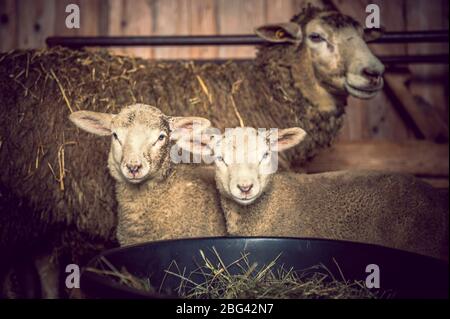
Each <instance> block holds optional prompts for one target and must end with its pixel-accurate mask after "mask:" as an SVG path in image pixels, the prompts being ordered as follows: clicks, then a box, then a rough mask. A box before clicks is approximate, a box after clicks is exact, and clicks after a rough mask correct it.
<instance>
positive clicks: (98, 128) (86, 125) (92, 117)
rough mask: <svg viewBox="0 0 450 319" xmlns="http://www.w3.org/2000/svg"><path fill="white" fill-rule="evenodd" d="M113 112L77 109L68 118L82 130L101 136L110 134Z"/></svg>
mask: <svg viewBox="0 0 450 319" xmlns="http://www.w3.org/2000/svg"><path fill="white" fill-rule="evenodd" d="M113 117H114V114H109V113H99V112H91V111H77V112H74V113H72V114H70V116H69V119H70V120H71V121H72V122H73V123H74V124H75V125H76V126H78V127H79V128H81V129H82V130H84V131H86V132H89V133H92V134H96V135H101V136H107V135H111V134H112V132H111V121H112V119H113Z"/></svg>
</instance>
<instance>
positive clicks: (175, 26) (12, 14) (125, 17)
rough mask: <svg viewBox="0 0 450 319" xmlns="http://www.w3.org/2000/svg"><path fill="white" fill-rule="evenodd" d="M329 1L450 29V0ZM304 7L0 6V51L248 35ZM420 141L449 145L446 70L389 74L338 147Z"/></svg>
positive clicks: (200, 52) (356, 103)
mask: <svg viewBox="0 0 450 319" xmlns="http://www.w3.org/2000/svg"><path fill="white" fill-rule="evenodd" d="M318 1H319V0H318ZM318 1H316V2H318ZM329 2H330V3H332V4H333V5H334V6H336V7H337V8H338V9H339V10H341V11H342V12H344V13H347V14H350V15H352V16H353V17H355V18H357V19H358V20H359V21H361V22H362V21H364V19H365V16H366V13H365V6H366V5H367V4H369V3H376V4H378V5H379V6H380V8H381V22H382V24H383V25H384V27H385V28H386V30H388V31H402V30H435V29H448V21H449V20H448V1H447V0H332V1H329ZM69 3H76V4H78V5H79V6H80V9H81V28H80V29H73V30H69V29H67V28H66V27H65V24H64V21H65V17H66V13H65V12H64V10H65V7H66V5H67V4H69ZM303 4H304V1H303V0H132V1H126V0H17V1H15V0H0V51H8V50H11V49H15V48H37V47H44V46H45V42H44V41H45V38H46V37H48V36H52V35H66V36H69V35H90V36H95V35H200V34H249V33H252V32H253V29H254V28H255V27H256V26H259V25H261V24H265V23H270V22H282V21H287V20H288V19H289V18H290V17H291V16H292V15H293V14H295V13H297V12H298V11H299V10H300V8H301V6H302V5H303ZM373 49H374V51H375V52H376V53H377V54H385V55H392V54H426V53H440V52H442V53H448V43H447V44H409V45H407V44H401V45H373ZM112 51H114V52H115V53H118V54H133V55H135V56H141V57H144V58H154V59H178V58H183V59H202V58H223V59H227V58H236V57H237V58H249V57H252V56H254V53H255V48H254V47H248V46H240V47H234V46H222V47H218V46H216V47H170V48H169V47H154V48H149V47H142V48H141V47H140V48H115V49H113V50H112ZM405 115H406V116H405ZM442 135H444V138H442ZM417 138H420V139H425V140H428V141H431V143H428V144H427V145H432V146H435V144H434V141H435V140H437V139H438V140H440V141H441V142H442V141H444V142H445V141H447V140H448V65H409V66H407V68H404V70H403V71H402V72H400V73H398V72H395V73H394V72H388V73H387V74H386V90H385V91H384V92H382V93H381V94H379V95H378V96H377V97H376V98H374V99H373V100H371V101H362V100H357V99H353V98H350V100H349V106H348V108H347V115H346V122H345V126H344V128H343V130H342V131H341V134H340V136H339V141H340V142H341V143H348V142H355V141H364V142H365V143H366V145H368V144H367V143H369V142H370V143H371V142H373V141H381V142H383V143H384V142H387V143H394V144H395V143H405V142H408V143H409V142H410V141H411V140H416V139H417ZM408 145H409V144H408ZM403 146H404V145H403ZM369 147H370V145H369ZM421 147H422V146H421ZM414 149H415V146H411V147H410V149H409V153H408V155H405V156H411V154H414ZM355 151H358V150H357V149H356V150H355ZM431 153H433V152H430V154H431ZM370 154H375V155H376V154H377V152H376V151H375V152H371V153H370ZM371 156H373V155H371ZM380 156H381V155H380ZM444 157H445V154H444ZM406 159H407V157H406V158H405V159H404V160H406ZM444 159H445V158H444ZM444 159H440V160H444ZM423 160H424V161H428V160H429V159H427V158H426V159H423ZM445 160H447V161H448V152H447V159H445ZM362 161H364V158H363V159H362ZM446 174H447V175H448V165H447V173H446Z"/></svg>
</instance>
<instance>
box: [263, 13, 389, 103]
mask: <svg viewBox="0 0 450 319" xmlns="http://www.w3.org/2000/svg"><path fill="white" fill-rule="evenodd" d="M256 34H257V35H259V36H260V37H262V38H264V39H266V40H268V41H269V42H272V43H280V44H281V45H284V46H289V48H290V50H287V51H286V52H290V54H292V53H293V54H294V55H293V57H294V59H295V58H299V59H300V58H301V59H302V61H303V62H306V64H307V63H310V64H311V65H312V70H311V73H313V76H315V78H316V79H317V81H319V83H320V84H321V85H322V86H323V87H324V88H325V89H326V90H327V91H328V92H329V93H331V94H333V95H346V94H350V95H352V96H355V97H358V98H362V99H368V98H372V97H373V96H375V95H376V93H377V92H378V91H380V90H381V89H382V88H383V78H382V75H383V72H384V66H383V64H382V63H381V62H380V60H378V59H377V58H376V57H375V56H374V55H373V54H372V52H371V51H370V49H369V47H368V46H367V44H366V41H371V40H374V39H376V38H377V37H379V36H380V35H381V31H380V30H377V29H363V28H362V27H361V25H360V24H359V23H358V22H357V21H355V20H354V19H353V18H351V17H349V16H346V15H343V14H341V13H339V12H337V11H329V10H325V9H318V8H314V7H309V6H308V7H307V8H305V9H304V10H303V11H302V12H301V13H300V14H298V15H297V16H295V17H294V18H292V20H291V21H290V22H288V23H281V24H271V25H265V26H262V27H259V28H257V29H256ZM292 51H294V52H292ZM304 66H305V65H304V64H302V68H301V69H300V70H299V71H300V72H308V71H307V69H306V68H304ZM299 76H302V75H299ZM303 76H304V75H303Z"/></svg>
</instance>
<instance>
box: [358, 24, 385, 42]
mask: <svg viewBox="0 0 450 319" xmlns="http://www.w3.org/2000/svg"><path fill="white" fill-rule="evenodd" d="M384 31H385V29H384V27H380V28H370V29H369V28H365V29H364V34H363V39H364V41H365V42H372V41H375V40H378V39H379V38H381V37H382V36H383V34H384Z"/></svg>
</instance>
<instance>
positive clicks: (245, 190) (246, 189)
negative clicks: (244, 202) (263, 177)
mask: <svg viewBox="0 0 450 319" xmlns="http://www.w3.org/2000/svg"><path fill="white" fill-rule="evenodd" d="M237 187H238V188H239V190H240V191H241V192H243V193H248V192H250V190H251V189H252V187H253V184H244V185H240V184H238V185H237Z"/></svg>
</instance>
